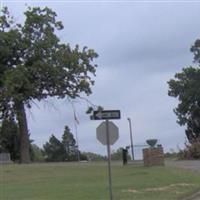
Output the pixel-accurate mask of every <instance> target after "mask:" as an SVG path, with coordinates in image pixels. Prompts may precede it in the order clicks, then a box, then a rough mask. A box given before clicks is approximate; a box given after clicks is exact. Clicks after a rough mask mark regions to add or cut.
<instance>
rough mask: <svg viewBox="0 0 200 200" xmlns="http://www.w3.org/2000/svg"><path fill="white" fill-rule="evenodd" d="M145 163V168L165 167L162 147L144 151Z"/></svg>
mask: <svg viewBox="0 0 200 200" xmlns="http://www.w3.org/2000/svg"><path fill="white" fill-rule="evenodd" d="M143 161H144V166H145V167H151V166H164V153H163V148H162V146H160V145H159V146H158V147H153V148H152V147H150V148H145V149H143Z"/></svg>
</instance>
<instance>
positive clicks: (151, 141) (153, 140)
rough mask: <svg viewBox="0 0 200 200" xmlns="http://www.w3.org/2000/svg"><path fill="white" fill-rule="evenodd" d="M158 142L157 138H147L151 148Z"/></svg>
mask: <svg viewBox="0 0 200 200" xmlns="http://www.w3.org/2000/svg"><path fill="white" fill-rule="evenodd" d="M157 142H158V140H157V139H148V140H146V143H147V144H148V145H149V146H150V147H151V148H153V147H155V145H156V143H157Z"/></svg>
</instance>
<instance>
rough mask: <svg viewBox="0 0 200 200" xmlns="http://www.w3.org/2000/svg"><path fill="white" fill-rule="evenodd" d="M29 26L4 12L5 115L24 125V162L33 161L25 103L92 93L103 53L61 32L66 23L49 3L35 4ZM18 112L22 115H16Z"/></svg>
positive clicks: (1, 107) (0, 113)
mask: <svg viewBox="0 0 200 200" xmlns="http://www.w3.org/2000/svg"><path fill="white" fill-rule="evenodd" d="M24 15H25V21H24V23H23V24H16V23H15V22H14V20H13V19H12V17H11V16H10V14H9V12H8V9H7V8H3V10H2V15H1V16H0V119H5V118H9V117H10V116H12V117H16V119H17V120H18V124H20V126H19V129H20V133H21V134H20V137H21V141H23V143H22V144H21V161H22V162H29V156H28V151H29V145H28V129H27V124H26V116H25V114H24V113H23V110H24V106H27V107H28V108H31V105H32V102H33V101H34V100H38V101H41V100H43V99H46V98H47V97H57V98H65V97H68V98H72V99H74V98H77V97H80V95H81V94H82V93H85V94H86V95H90V94H91V92H92V91H91V86H92V85H93V84H94V81H93V80H92V77H93V76H95V72H96V67H97V65H95V64H93V60H94V59H95V58H96V57H97V56H98V55H97V53H96V52H95V51H94V50H92V49H88V48H87V47H83V48H82V49H81V48H79V46H78V45H76V46H75V48H71V47H70V45H69V44H63V43H61V42H60V40H59V38H58V36H57V35H56V34H57V32H58V31H60V30H62V29H63V28H64V27H63V25H62V22H61V21H57V19H56V16H57V14H56V13H55V12H54V11H52V10H51V9H49V8H47V7H45V8H40V7H33V8H31V7H29V8H28V9H27V11H26V12H25V13H24ZM16 115H17V116H16Z"/></svg>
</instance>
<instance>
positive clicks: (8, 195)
mask: <svg viewBox="0 0 200 200" xmlns="http://www.w3.org/2000/svg"><path fill="white" fill-rule="evenodd" d="M112 174H113V200H179V199H182V198H183V197H185V196H188V195H190V194H192V193H194V192H195V191H197V190H199V189H200V174H198V173H193V172H189V171H184V170H180V169H172V168H165V167H153V168H144V167H142V166H138V165H136V166H135V165H128V166H125V167H123V166H121V165H120V164H115V163H114V164H113V165H112ZM107 199H109V194H108V181H107V165H106V163H80V164H78V163H70V164H68V163H51V164H30V165H0V200H107Z"/></svg>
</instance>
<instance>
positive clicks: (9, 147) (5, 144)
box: [0, 120, 20, 161]
mask: <svg viewBox="0 0 200 200" xmlns="http://www.w3.org/2000/svg"><path fill="white" fill-rule="evenodd" d="M0 146H1V151H2V152H9V153H10V156H11V160H13V161H16V160H19V155H20V138H19V129H18V126H17V124H16V122H15V121H14V120H3V121H2V124H1V127H0Z"/></svg>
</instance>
